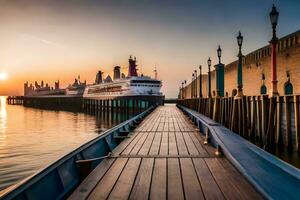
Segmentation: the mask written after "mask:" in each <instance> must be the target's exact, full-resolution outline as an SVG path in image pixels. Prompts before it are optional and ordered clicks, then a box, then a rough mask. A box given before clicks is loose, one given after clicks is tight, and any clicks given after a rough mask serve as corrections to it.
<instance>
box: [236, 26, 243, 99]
mask: <svg viewBox="0 0 300 200" xmlns="http://www.w3.org/2000/svg"><path fill="white" fill-rule="evenodd" d="M236 39H237V43H238V46H239V54H238V58H239V60H238V71H237V88H238V93H237V97H242V96H243V62H242V58H243V54H242V45H243V36H242V34H241V31H239V35H238V36H237V37H236Z"/></svg>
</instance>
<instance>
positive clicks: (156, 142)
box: [149, 132, 162, 155]
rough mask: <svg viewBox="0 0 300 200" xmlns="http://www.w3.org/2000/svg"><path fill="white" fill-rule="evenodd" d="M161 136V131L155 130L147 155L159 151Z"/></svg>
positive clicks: (155, 153)
mask: <svg viewBox="0 0 300 200" xmlns="http://www.w3.org/2000/svg"><path fill="white" fill-rule="evenodd" d="M161 137H162V133H161V132H156V133H155V136H154V139H153V142H152V145H151V148H150V151H149V155H158V153H159V148H160V142H161Z"/></svg>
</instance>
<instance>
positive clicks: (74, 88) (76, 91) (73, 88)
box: [66, 76, 86, 96]
mask: <svg viewBox="0 0 300 200" xmlns="http://www.w3.org/2000/svg"><path fill="white" fill-rule="evenodd" d="M85 87H86V81H84V82H81V81H80V76H78V79H77V78H75V80H74V82H73V84H70V85H69V86H68V87H67V88H66V95H68V96H82V95H83V93H84V90H85Z"/></svg>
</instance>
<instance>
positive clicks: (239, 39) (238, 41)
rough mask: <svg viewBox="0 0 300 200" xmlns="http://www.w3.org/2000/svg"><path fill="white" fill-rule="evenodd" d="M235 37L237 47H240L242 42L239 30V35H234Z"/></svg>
mask: <svg viewBox="0 0 300 200" xmlns="http://www.w3.org/2000/svg"><path fill="white" fill-rule="evenodd" d="M236 39H237V43H238V45H239V47H240V48H241V47H242V44H243V36H242V34H241V31H239V35H238V36H237V37H236Z"/></svg>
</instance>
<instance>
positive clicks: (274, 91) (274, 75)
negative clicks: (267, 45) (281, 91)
mask: <svg viewBox="0 0 300 200" xmlns="http://www.w3.org/2000/svg"><path fill="white" fill-rule="evenodd" d="M271 46H272V54H271V73H272V91H271V92H272V95H273V96H276V95H278V90H277V82H278V81H277V66H276V63H277V62H276V61H277V60H276V58H277V56H276V47H277V40H272V41H271Z"/></svg>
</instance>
